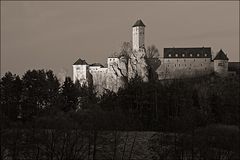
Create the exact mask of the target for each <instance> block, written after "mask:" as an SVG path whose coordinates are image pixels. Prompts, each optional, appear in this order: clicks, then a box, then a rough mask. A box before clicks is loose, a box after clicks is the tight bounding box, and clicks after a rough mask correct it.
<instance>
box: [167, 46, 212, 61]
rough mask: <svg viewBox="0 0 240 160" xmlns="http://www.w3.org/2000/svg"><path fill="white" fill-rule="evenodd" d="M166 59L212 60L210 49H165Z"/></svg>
mask: <svg viewBox="0 0 240 160" xmlns="http://www.w3.org/2000/svg"><path fill="white" fill-rule="evenodd" d="M163 57H164V58H211V48H210V47H193V48H164V53H163Z"/></svg>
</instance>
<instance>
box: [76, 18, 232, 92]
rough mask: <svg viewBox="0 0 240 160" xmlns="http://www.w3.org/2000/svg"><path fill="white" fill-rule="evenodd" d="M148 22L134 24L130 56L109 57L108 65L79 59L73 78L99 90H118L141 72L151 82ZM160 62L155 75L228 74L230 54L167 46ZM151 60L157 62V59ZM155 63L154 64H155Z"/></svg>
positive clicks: (163, 76)
mask: <svg viewBox="0 0 240 160" xmlns="http://www.w3.org/2000/svg"><path fill="white" fill-rule="evenodd" d="M145 27H146V26H145V24H144V23H143V22H142V20H140V19H139V20H137V21H136V23H134V25H133V26H132V51H131V54H130V56H129V59H127V58H126V57H124V56H120V57H108V59H107V67H104V66H103V65H101V64H100V63H93V64H90V65H89V64H88V63H87V62H86V61H85V60H82V59H78V60H77V61H76V62H75V63H74V64H73V81H74V82H76V80H78V81H79V82H80V84H81V85H83V84H85V85H93V86H94V87H95V89H96V90H97V91H98V93H99V94H102V93H103V92H104V91H105V90H106V89H108V90H111V91H114V92H117V91H118V89H119V88H121V87H124V86H125V85H126V83H127V81H129V80H130V79H132V78H134V77H136V76H139V77H141V78H142V80H143V81H144V82H148V80H149V76H150V74H149V73H148V72H149V66H148V65H149V64H147V63H146V58H145V57H146V56H145V55H146V49H145ZM157 59H158V60H157V63H158V65H155V66H157V68H155V70H154V71H153V72H155V73H156V75H157V76H155V79H156V80H157V79H158V80H163V79H177V78H189V77H196V76H203V75H209V74H211V73H216V74H217V75H220V76H226V75H227V74H228V57H227V55H226V54H225V53H224V52H223V51H222V50H220V51H219V52H218V54H217V55H216V56H215V57H214V58H213V55H212V51H211V48H210V47H195V48H174V47H173V48H164V49H163V58H157ZM148 62H151V63H154V62H156V60H154V61H151V60H148ZM152 66H154V65H152Z"/></svg>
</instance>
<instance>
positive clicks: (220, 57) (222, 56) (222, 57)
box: [213, 50, 228, 60]
mask: <svg viewBox="0 0 240 160" xmlns="http://www.w3.org/2000/svg"><path fill="white" fill-rule="evenodd" d="M213 60H228V57H227V55H226V54H225V53H224V52H223V51H222V50H220V51H219V52H218V53H217V55H216V57H215V58H214V59H213Z"/></svg>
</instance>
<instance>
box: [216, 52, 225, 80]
mask: <svg viewBox="0 0 240 160" xmlns="http://www.w3.org/2000/svg"><path fill="white" fill-rule="evenodd" d="M213 61H214V72H215V73H216V74H218V75H220V76H226V75H227V72H228V57H227V55H226V54H225V53H224V52H223V51H222V50H220V51H219V52H218V53H217V55H216V57H215V58H214V59H213Z"/></svg>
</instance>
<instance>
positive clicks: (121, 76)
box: [106, 57, 128, 92]
mask: <svg viewBox="0 0 240 160" xmlns="http://www.w3.org/2000/svg"><path fill="white" fill-rule="evenodd" d="M127 75H128V72H127V59H126V58H124V57H120V59H119V62H118V63H113V64H112V65H110V66H109V68H108V74H107V78H106V82H107V86H106V89H109V90H111V91H114V92H117V91H118V89H119V88H124V87H125V85H126V84H127Z"/></svg>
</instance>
